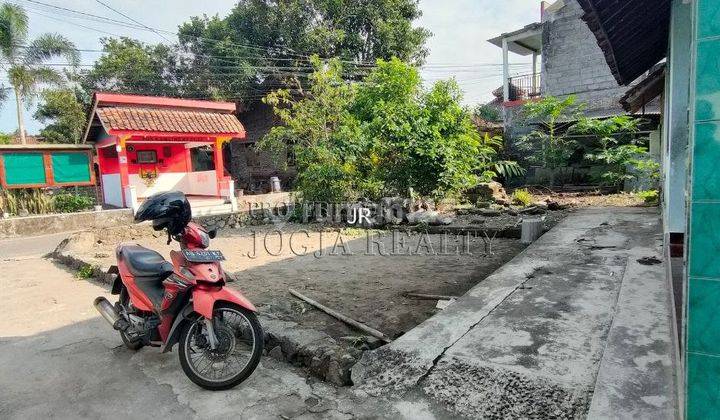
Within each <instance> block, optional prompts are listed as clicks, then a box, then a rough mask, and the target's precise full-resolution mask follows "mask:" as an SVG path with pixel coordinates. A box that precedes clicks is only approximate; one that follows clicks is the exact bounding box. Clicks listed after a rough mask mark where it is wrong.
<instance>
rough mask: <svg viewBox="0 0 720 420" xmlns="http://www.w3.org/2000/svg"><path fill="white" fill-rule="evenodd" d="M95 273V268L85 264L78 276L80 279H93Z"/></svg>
mask: <svg viewBox="0 0 720 420" xmlns="http://www.w3.org/2000/svg"><path fill="white" fill-rule="evenodd" d="M94 272H95V267H93V266H92V265H90V264H85V265H83V266H82V267H80V269H79V270H78V272H77V276H78V278H80V279H85V280H87V279H91V278H92V277H93V273H94Z"/></svg>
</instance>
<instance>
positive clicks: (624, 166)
mask: <svg viewBox="0 0 720 420" xmlns="http://www.w3.org/2000/svg"><path fill="white" fill-rule="evenodd" d="M640 123H641V121H640V120H638V119H636V118H633V117H630V116H627V115H618V116H614V117H611V118H607V119H590V118H581V119H580V120H579V121H578V122H577V123H576V124H575V125H574V126H573V130H574V131H576V132H579V133H583V134H590V135H594V136H596V137H597V138H598V140H599V142H600V147H599V148H597V149H596V150H594V151H593V152H592V153H587V154H586V155H585V158H586V159H588V160H590V161H592V162H595V163H599V164H601V165H603V166H604V168H605V169H604V170H603V172H602V173H601V175H600V180H601V182H602V183H604V184H606V185H610V186H615V187H620V186H622V184H623V183H624V182H625V181H627V180H632V179H638V180H641V179H644V180H652V181H655V180H657V179H658V178H659V176H660V165H659V164H658V163H657V162H655V161H654V160H653V159H652V158H650V156H649V154H648V150H647V149H646V148H645V147H642V146H639V145H638V144H637V142H638V140H636V139H635V138H634V136H632V135H633V134H634V133H636V132H637V131H638V130H639V125H640ZM622 141H625V142H628V143H627V144H621V142H622Z"/></svg>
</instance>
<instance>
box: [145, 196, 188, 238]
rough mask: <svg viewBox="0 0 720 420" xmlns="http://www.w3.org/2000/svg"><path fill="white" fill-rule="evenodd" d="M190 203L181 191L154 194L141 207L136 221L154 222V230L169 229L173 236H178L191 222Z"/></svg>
mask: <svg viewBox="0 0 720 420" xmlns="http://www.w3.org/2000/svg"><path fill="white" fill-rule="evenodd" d="M190 217H191V212H190V203H189V202H188V200H187V198H185V194H183V193H182V192H181V191H168V192H161V193H157V194H153V195H151V196H150V197H148V198H147V199H145V201H143V203H142V204H141V205H140V208H139V209H138V211H137V212H136V213H135V221H136V222H142V221H145V220H152V221H153V229H155V230H161V229H165V228H167V230H168V232H169V233H170V234H171V235H177V234H179V233H180V232H182V230H183V228H185V226H187V224H188V223H189V222H190Z"/></svg>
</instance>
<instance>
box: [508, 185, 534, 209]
mask: <svg viewBox="0 0 720 420" xmlns="http://www.w3.org/2000/svg"><path fill="white" fill-rule="evenodd" d="M510 198H511V199H512V202H513V204H517V205H522V206H527V205H529V204H530V203H532V202H533V195H532V194H530V191H528V190H527V188H518V189H516V190H515V191H513V193H512V196H511V197H510Z"/></svg>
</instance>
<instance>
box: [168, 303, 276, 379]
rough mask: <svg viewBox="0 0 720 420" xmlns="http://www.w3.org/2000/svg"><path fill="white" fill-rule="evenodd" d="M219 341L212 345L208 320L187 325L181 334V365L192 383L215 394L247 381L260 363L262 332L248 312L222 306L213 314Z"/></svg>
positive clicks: (253, 316) (236, 306)
mask: <svg viewBox="0 0 720 420" xmlns="http://www.w3.org/2000/svg"><path fill="white" fill-rule="evenodd" d="M212 323H213V330H214V332H215V337H216V340H217V343H216V346H215V348H212V346H211V345H210V341H211V338H210V336H209V334H208V329H207V325H206V321H205V318H200V319H198V320H196V321H193V322H189V323H186V324H185V326H184V327H183V329H182V332H181V333H180V343H179V345H180V346H179V347H180V351H179V356H180V365H181V366H182V368H183V371H184V372H185V374H186V375H187V376H188V378H190V380H191V381H193V382H195V383H196V384H198V385H200V386H201V387H203V388H205V389H209V390H213V391H218V390H222V389H229V388H232V387H234V386H236V385H237V384H239V383H240V382H242V381H244V380H245V379H247V378H248V377H249V376H250V375H251V374H252V373H253V371H254V370H255V368H256V367H257V365H258V363H260V356H261V355H262V351H263V345H264V342H263V331H262V327H261V326H260V322H258V319H257V316H255V314H254V313H252V312H251V311H248V310H247V309H245V308H243V307H241V306H238V305H235V304H231V303H224V302H223V303H220V304H218V305H217V306H216V307H215V309H214V310H213V320H212Z"/></svg>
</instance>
